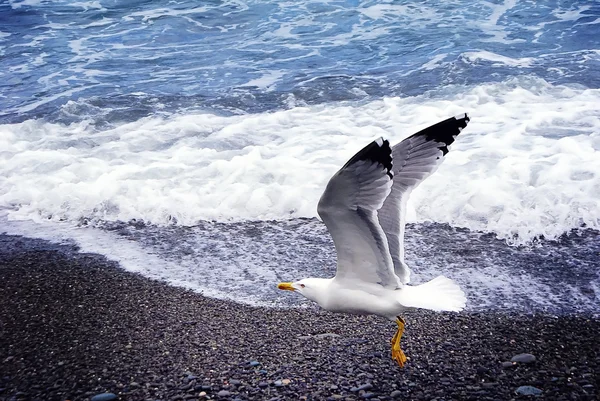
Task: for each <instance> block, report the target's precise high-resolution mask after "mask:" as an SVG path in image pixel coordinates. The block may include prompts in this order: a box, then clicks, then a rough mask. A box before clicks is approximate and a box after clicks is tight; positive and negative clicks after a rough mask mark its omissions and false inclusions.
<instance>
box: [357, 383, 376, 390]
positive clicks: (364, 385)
mask: <svg viewBox="0 0 600 401" xmlns="http://www.w3.org/2000/svg"><path fill="white" fill-rule="evenodd" d="M372 388H373V385H372V384H371V383H365V384H363V385H362V386H360V387H358V391H361V390H364V391H367V390H371V389H372Z"/></svg>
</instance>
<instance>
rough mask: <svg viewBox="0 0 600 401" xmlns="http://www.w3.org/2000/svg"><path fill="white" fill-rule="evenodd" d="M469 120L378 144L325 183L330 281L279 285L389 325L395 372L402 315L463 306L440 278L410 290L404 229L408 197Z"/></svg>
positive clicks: (453, 287)
mask: <svg viewBox="0 0 600 401" xmlns="http://www.w3.org/2000/svg"><path fill="white" fill-rule="evenodd" d="M469 120H470V119H469V117H468V116H467V114H466V113H465V114H463V115H460V116H456V117H451V118H449V119H447V120H444V121H441V122H439V123H437V124H435V125H432V126H430V127H428V128H425V129H424V130H422V131H419V132H417V133H416V134H414V135H411V136H409V137H408V138H406V139H404V140H403V141H401V142H400V143H398V144H397V145H395V146H394V147H393V148H390V144H389V142H388V141H387V140H384V139H383V138H378V139H376V140H374V141H373V142H371V143H370V144H369V145H367V146H365V147H364V148H363V149H362V150H361V151H359V152H358V153H357V154H356V155H354V156H353V157H352V158H351V159H350V160H349V161H348V162H347V163H346V164H345V165H344V166H343V167H342V168H341V169H340V170H339V171H338V172H337V173H335V174H334V176H333V177H332V178H331V179H330V180H329V183H328V184H327V187H326V188H325V191H324V192H323V195H322V196H321V199H320V200H319V204H318V207H317V211H318V213H319V216H320V217H321V219H322V220H323V222H324V223H325V226H326V227H327V229H328V230H329V233H330V234H331V237H332V238H333V242H334V244H335V249H336V252H337V271H336V274H335V277H333V278H314V277H311V278H305V279H302V280H299V281H296V282H285V283H279V284H278V288H279V289H280V290H288V291H295V292H298V293H300V294H301V295H303V296H305V297H306V298H308V299H309V300H311V301H314V302H316V303H317V304H319V305H320V306H321V307H322V308H323V309H326V310H328V311H332V312H339V313H349V314H357V315H378V316H382V317H385V318H388V319H390V320H392V321H394V322H395V323H396V325H397V330H396V334H394V336H393V338H392V359H393V360H394V361H396V362H397V363H398V365H399V366H400V367H403V366H404V364H405V363H406V361H407V357H406V355H405V354H404V352H403V351H402V349H401V347H400V339H401V338H402V334H403V333H404V327H405V320H404V319H403V318H402V317H401V316H400V315H401V314H402V313H403V312H405V311H406V310H410V309H414V308H421V309H429V310H434V311H453V312H459V311H461V310H462V309H463V308H464V307H465V304H466V300H467V299H466V297H465V294H464V292H463V291H462V290H461V289H460V287H459V286H458V284H456V283H455V282H454V281H453V280H451V279H449V278H446V277H444V276H438V277H436V278H434V279H433V280H431V281H429V282H426V283H425V284H421V285H416V286H412V285H409V282H410V276H411V271H410V269H409V268H408V266H407V265H406V263H405V262H404V230H405V223H406V202H407V200H408V197H409V195H410V193H411V191H412V190H413V189H414V188H415V187H417V186H418V185H419V184H420V183H421V182H422V181H423V180H424V179H425V178H427V177H428V176H429V175H431V174H432V173H433V172H434V171H435V170H436V169H437V168H438V167H439V165H440V164H441V163H442V161H443V159H444V156H445V155H446V154H447V153H448V146H449V145H450V144H451V143H453V142H454V140H455V138H456V136H457V135H458V134H459V133H460V132H461V131H462V130H463V129H464V128H465V127H466V126H467V123H468V122H469Z"/></svg>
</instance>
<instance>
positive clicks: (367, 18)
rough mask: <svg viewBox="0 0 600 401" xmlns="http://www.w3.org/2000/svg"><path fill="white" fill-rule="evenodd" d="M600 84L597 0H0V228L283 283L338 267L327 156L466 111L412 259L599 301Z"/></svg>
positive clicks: (538, 303)
mask: <svg viewBox="0 0 600 401" xmlns="http://www.w3.org/2000/svg"><path fill="white" fill-rule="evenodd" d="M599 105H600V3H598V2H597V1H591V0H590V1H550V0H541V1H524V0H504V1H499V0H494V1H481V0H476V1H466V0H450V1H446V2H439V1H293V2H292V1H241V0H239V1H236V0H232V1H205V2H194V1H169V2H165V1H116V0H112V1H108V0H92V1H85V0H82V1H45V0H22V1H18V0H9V1H8V2H2V3H0V219H1V220H0V222H1V223H0V224H1V225H0V232H1V231H6V232H7V233H12V234H22V235H29V236H39V237H43V238H46V239H50V240H53V241H72V242H75V243H77V244H79V246H81V247H82V249H84V250H88V251H93V252H98V253H102V254H104V255H107V256H108V257H110V258H113V259H115V260H118V261H120V262H121V265H122V266H123V267H124V268H126V269H128V270H132V271H138V272H142V273H143V274H146V275H148V276H150V277H155V278H160V279H164V280H167V281H169V282H171V283H173V284H176V285H183V286H187V287H190V288H194V289H197V290H199V291H203V292H204V293H206V294H208V295H212V296H218V297H229V298H232V299H235V300H238V301H242V302H254V303H259V304H274V303H278V304H280V303H283V304H289V303H293V302H295V300H293V299H288V298H286V297H285V296H283V295H281V294H278V293H276V291H275V290H274V289H273V288H272V283H273V282H275V281H277V280H279V279H294V278H299V277H300V276H302V275H306V274H317V275H318V274H319V273H320V272H322V274H323V275H326V274H331V273H332V266H334V261H335V256H334V253H333V248H332V244H331V240H330V239H329V237H328V234H327V232H326V231H325V229H324V227H323V226H322V224H321V223H320V222H319V221H318V220H317V219H316V217H317V214H316V202H317V200H318V198H319V196H320V193H321V192H322V190H323V188H324V185H325V184H326V182H327V180H328V179H329V177H330V176H331V175H332V174H333V173H334V172H335V171H336V169H337V168H339V167H340V166H341V165H342V164H343V163H344V162H345V161H346V160H347V159H348V158H349V157H350V156H352V154H353V153H354V152H356V150H358V149H360V148H361V147H362V146H363V145H364V144H365V143H367V142H368V141H370V140H372V139H373V138H376V137H378V136H385V137H387V138H389V139H390V140H391V141H392V142H397V141H399V140H401V139H402V138H404V137H406V136H407V135H409V134H411V133H413V132H415V131H417V130H419V129H421V128H423V127H426V126H427V125H429V124H432V123H435V122H437V121H438V120H441V119H444V118H447V117H449V116H452V115H456V114H459V113H461V112H468V113H469V115H470V116H471V118H472V121H471V123H470V125H469V127H468V128H467V130H465V131H464V133H462V134H461V136H460V137H459V138H458V140H457V142H456V143H455V144H454V145H453V149H452V151H451V152H450V154H449V155H448V157H447V158H446V159H447V160H446V161H445V162H444V164H443V165H442V167H441V168H440V169H439V170H438V172H436V173H435V174H434V175H433V176H432V177H430V178H428V179H427V181H426V182H424V183H423V184H422V186H420V187H419V188H418V189H417V190H416V191H415V192H414V193H413V194H412V197H411V200H410V202H409V205H408V206H409V214H408V217H409V220H410V221H411V222H412V223H414V224H413V225H411V226H410V227H411V228H410V229H409V234H412V235H409V238H407V248H408V249H407V259H408V262H409V265H411V266H412V267H413V269H414V270H415V273H414V275H413V277H414V278H415V280H416V282H422V281H425V280H426V279H429V278H432V277H433V276H434V275H435V274H438V273H440V272H442V273H444V274H446V275H448V276H450V277H452V278H454V279H455V280H457V281H458V282H459V283H461V285H462V286H463V287H465V288H466V289H467V292H468V295H469V299H470V304H469V305H470V308H472V309H482V308H512V309H515V310H525V311H536V310H553V311H566V312H581V311H583V312H593V313H598V311H599V310H600V309H599V307H598V305H599V303H600V262H598V260H600V253H599V247H600V245H599V244H600V239H599V237H598V231H597V230H598V229H600V106H599ZM431 238H436V242H435V244H437V245H438V247H433V248H432V240H431ZM298 244H302V246H299V245H298ZM410 247H412V250H410ZM424 250H428V251H427V252H425V251H424ZM240 272H243V274H241V273H240ZM232 288H235V289H236V291H235V292H232V291H231V289H232ZM274 299H275V300H277V301H273V300H274ZM573 300H576V301H573Z"/></svg>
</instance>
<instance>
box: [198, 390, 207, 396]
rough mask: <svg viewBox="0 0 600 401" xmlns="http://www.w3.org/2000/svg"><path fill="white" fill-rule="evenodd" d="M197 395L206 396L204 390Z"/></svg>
mask: <svg viewBox="0 0 600 401" xmlns="http://www.w3.org/2000/svg"><path fill="white" fill-rule="evenodd" d="M198 396H200V397H206V391H201V392H200V394H198Z"/></svg>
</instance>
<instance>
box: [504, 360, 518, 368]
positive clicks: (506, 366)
mask: <svg viewBox="0 0 600 401" xmlns="http://www.w3.org/2000/svg"><path fill="white" fill-rule="evenodd" d="M513 366H515V364H514V363H513V362H508V361H506V362H502V367H503V368H504V369H506V368H512V367H513Z"/></svg>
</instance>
